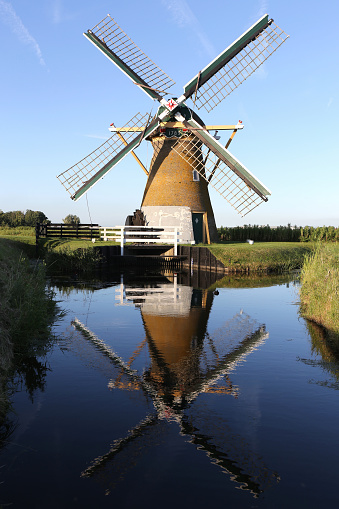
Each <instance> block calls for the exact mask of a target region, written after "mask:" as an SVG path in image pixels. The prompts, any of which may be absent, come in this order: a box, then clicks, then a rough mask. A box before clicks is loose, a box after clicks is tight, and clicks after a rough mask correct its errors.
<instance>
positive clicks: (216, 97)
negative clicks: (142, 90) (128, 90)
mask: <svg viewBox="0 0 339 509" xmlns="http://www.w3.org/2000/svg"><path fill="white" fill-rule="evenodd" d="M288 37H289V36H288V35H287V34H286V33H285V32H284V31H283V30H282V29H281V28H279V27H278V25H276V24H275V23H274V22H273V21H271V22H269V24H268V25H267V27H266V28H265V29H264V30H262V31H261V32H260V33H259V34H258V35H257V36H256V37H255V38H253V39H251V40H250V41H249V42H248V43H247V44H246V45H245V46H244V47H242V48H241V46H240V48H241V49H240V48H239V49H238V50H236V49H235V50H233V51H232V49H233V46H236V44H237V41H236V42H235V43H233V45H231V46H230V47H229V48H227V49H226V50H225V51H224V52H223V53H225V55H227V53H228V52H230V56H229V58H228V59H227V58H226V59H225V63H224V64H223V67H221V69H220V70H218V71H217V72H216V73H215V74H213V75H212V76H211V77H210V78H208V80H207V81H205V82H204V83H203V84H202V85H201V86H199V85H198V87H197V90H198V91H199V92H198V95H197V97H196V100H195V105H196V107H197V108H198V109H200V108H202V107H204V108H205V109H206V110H207V111H211V110H213V108H215V107H216V106H217V105H218V104H219V103H220V102H221V101H223V100H224V99H225V98H226V97H227V96H228V95H229V94H230V93H231V92H233V90H235V89H236V88H237V87H238V86H239V85H241V83H243V82H244V81H245V80H246V79H247V78H248V77H249V76H250V75H251V74H252V73H254V72H255V71H256V70H257V69H258V67H260V66H261V65H262V64H263V63H264V62H265V61H266V60H267V59H268V58H269V57H270V56H271V55H272V53H274V52H275V51H276V50H277V49H278V48H279V46H281V45H282V44H283V43H284V42H285V41H286V39H288ZM234 53H235V54H234ZM221 56H222V55H221ZM218 58H220V56H219V57H218ZM218 58H217V59H216V60H218ZM210 66H211V67H213V62H212V64H210ZM208 67H209V66H208ZM207 70H208V68H207ZM203 72H204V71H202V73H203ZM197 79H198V78H197ZM187 87H188V86H187V85H186V87H185V90H186V89H187ZM186 95H187V94H186ZM189 95H192V94H189Z"/></svg>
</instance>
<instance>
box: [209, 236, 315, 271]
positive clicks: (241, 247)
mask: <svg viewBox="0 0 339 509" xmlns="http://www.w3.org/2000/svg"><path fill="white" fill-rule="evenodd" d="M209 248H210V250H211V252H212V253H213V254H214V256H215V257H216V258H217V259H218V260H220V261H221V262H222V263H223V264H224V266H225V267H227V268H228V269H229V270H230V271H234V272H236V271H239V272H270V271H280V272H283V271H288V270H295V269H300V268H301V267H302V265H303V262H304V257H305V255H307V254H309V253H310V252H312V251H313V249H314V245H313V244H307V245H305V244H300V243H299V242H255V243H254V244H248V243H240V242H239V243H229V244H227V243H226V244H211V245H210V246H209Z"/></svg>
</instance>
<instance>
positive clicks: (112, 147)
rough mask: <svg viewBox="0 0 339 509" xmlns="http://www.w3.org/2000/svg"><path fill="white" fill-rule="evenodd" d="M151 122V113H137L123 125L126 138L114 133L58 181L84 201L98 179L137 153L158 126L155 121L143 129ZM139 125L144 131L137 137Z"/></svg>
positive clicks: (71, 193)
mask: <svg viewBox="0 0 339 509" xmlns="http://www.w3.org/2000/svg"><path fill="white" fill-rule="evenodd" d="M148 119H149V115H148V114H146V115H141V114H140V113H137V114H136V115H135V116H134V117H133V118H132V119H131V120H130V121H129V122H128V123H127V124H126V126H124V128H125V131H127V132H126V134H125V135H124V139H122V138H121V137H119V136H118V134H117V133H114V134H113V136H111V137H110V138H109V139H108V140H107V141H105V142H104V143H103V144H102V145H100V147H98V148H97V149H96V150H94V151H93V152H91V153H90V154H89V155H88V156H87V157H85V158H84V159H81V161H79V162H78V163H77V164H75V165H73V166H71V167H70V168H69V169H68V170H66V171H64V172H63V173H60V175H58V177H57V178H58V179H59V181H60V182H61V184H62V185H63V186H64V187H65V189H66V190H67V191H68V192H69V194H70V195H71V198H72V200H75V201H77V200H78V199H79V198H81V196H82V195H83V194H84V193H86V192H87V191H88V190H89V189H90V188H91V187H93V186H94V184H96V182H97V181H98V180H100V179H101V178H102V177H104V176H105V175H106V173H108V172H109V171H110V170H111V169H112V168H113V167H114V166H115V165H116V164H118V162H119V161H121V160H122V159H123V158H124V157H125V156H126V155H127V154H129V153H130V152H131V151H132V150H134V149H135V148H136V147H137V146H138V145H139V143H140V141H141V140H142V139H143V138H144V136H148V135H149V134H151V133H152V132H153V131H154V130H155V129H156V128H157V127H158V125H159V121H158V120H154V121H153V122H151V123H150V124H149V126H148V127H146V129H144V126H145V125H146V123H147V121H148ZM140 126H141V130H142V132H141V134H137V136H135V131H134V130H133V128H134V127H139V128H140ZM128 129H130V131H128Z"/></svg>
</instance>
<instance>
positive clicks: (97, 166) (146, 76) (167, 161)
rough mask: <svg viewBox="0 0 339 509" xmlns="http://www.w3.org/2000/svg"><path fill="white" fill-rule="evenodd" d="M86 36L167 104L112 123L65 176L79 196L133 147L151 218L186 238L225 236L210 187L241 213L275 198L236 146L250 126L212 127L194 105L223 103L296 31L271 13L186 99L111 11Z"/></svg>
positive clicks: (192, 85) (188, 89) (202, 74)
mask: <svg viewBox="0 0 339 509" xmlns="http://www.w3.org/2000/svg"><path fill="white" fill-rule="evenodd" d="M84 35H85V37H86V38H87V39H89V40H90V42H92V43H93V44H94V45H95V46H96V47H97V48H98V49H99V50H100V51H101V52H102V53H103V54H104V55H105V56H106V57H108V58H109V59H110V60H111V61H112V62H113V63H114V64H115V65H116V66H117V67H119V69H120V70H121V71H122V72H123V73H124V74H126V76H127V77H129V78H130V79H131V80H132V81H133V83H134V84H135V85H137V86H138V87H140V89H141V90H142V91H143V92H145V93H146V94H147V95H148V96H149V97H150V98H151V99H153V100H154V101H158V103H159V108H158V110H157V113H156V114H155V115H154V116H152V114H151V113H147V114H145V115H142V114H140V113H137V114H136V115H135V116H134V117H133V118H132V119H131V120H130V121H129V122H128V123H127V124H126V125H125V126H123V127H121V128H117V127H115V126H114V125H113V124H112V125H111V127H110V131H111V132H113V135H112V136H111V138H109V139H108V140H107V141H105V142H104V143H103V144H102V145H101V146H100V147H98V148H97V149H96V150H94V151H93V152H92V153H91V154H89V155H88V156H87V157H85V158H84V159H82V160H81V161H79V162H78V163H77V164H75V165H74V166H72V167H70V168H69V169H68V170H66V171H64V172H63V173H61V174H60V175H58V179H59V180H60V182H61V183H62V185H63V186H64V187H65V188H66V190H67V191H68V192H69V194H70V195H71V198H72V199H73V200H75V201H76V200H78V199H79V198H81V196H82V195H83V194H85V193H86V192H87V191H88V190H89V189H90V188H91V187H93V186H94V185H95V184H96V183H97V182H98V180H100V179H101V178H103V177H104V176H105V175H106V174H107V173H108V172H109V171H110V170H111V169H112V168H114V167H115V166H116V165H117V164H118V163H119V162H120V161H121V160H122V159H123V158H124V157H125V156H126V155H127V154H129V153H132V154H133V155H134V157H135V158H136V159H137V160H138V162H139V163H140V165H141V166H142V168H143V170H144V171H145V173H146V174H147V183H146V187H145V191H144V195H143V198H142V203H141V212H142V214H143V219H144V221H145V224H146V225H148V226H157V227H159V226H165V225H170V226H179V227H180V228H181V230H182V232H183V236H182V240H183V241H185V242H190V241H193V240H195V241H204V242H208V243H209V242H210V241H215V240H216V239H217V229H216V224H215V219H214V214H213V209H212V205H211V201H210V197H209V191H208V188H209V186H211V187H213V188H214V189H215V190H216V191H218V193H219V194H220V195H221V196H222V197H223V198H225V199H226V200H227V201H228V203H229V204H230V205H231V206H232V207H233V208H234V209H235V210H236V211H237V212H238V213H239V214H240V215H241V216H244V215H246V214H248V213H249V212H251V211H252V210H253V209H254V208H256V207H257V206H258V205H260V204H261V203H262V202H266V201H267V200H268V196H269V195H270V194H271V192H270V191H269V189H268V188H267V187H266V186H265V185H264V184H262V183H261V182H260V180H258V179H257V178H256V177H255V176H254V175H253V174H252V173H251V172H250V171H249V170H248V169H247V168H246V167H245V166H244V165H243V164H242V163H241V162H240V161H238V159H236V158H235V157H234V156H233V155H232V154H231V153H230V152H229V151H228V147H229V144H230V142H231V141H232V138H233V137H234V135H235V133H236V132H237V131H238V130H239V129H242V128H243V125H242V124H241V123H240V122H239V123H238V124H236V125H228V126H208V125H205V123H204V122H203V121H202V120H201V119H200V117H199V116H198V115H197V114H196V112H195V111H194V110H195V109H196V108H197V109H200V108H201V107H204V108H205V109H206V110H207V111H208V112H209V111H211V110H212V109H213V108H215V107H216V106H217V105H218V104H219V103H220V102H221V101H223V100H224V99H225V98H226V97H227V96H228V95H229V94H230V93H231V92H232V91H233V90H234V89H235V88H237V87H238V86H239V85H240V84H241V83H242V82H243V81H245V80H246V79H247V78H248V77H249V76H250V75H251V74H252V73H253V72H254V71H255V70H256V69H258V67H259V66H260V65H261V64H263V63H264V62H265V60H267V58H268V57H269V56H270V55H271V54H272V53H273V52H274V51H275V50H276V49H277V48H278V47H279V46H281V44H282V43H283V42H285V41H286V39H287V38H288V35H286V34H285V32H284V31H283V30H281V29H280V28H279V27H278V26H277V25H276V24H275V23H274V22H273V20H272V19H269V17H268V15H267V14H265V15H264V16H262V17H261V18H260V19H259V20H258V21H257V22H256V23H255V24H254V25H253V26H251V27H250V28H249V29H248V30H247V31H246V32H245V33H244V34H242V35H241V36H240V37H239V38H238V39H236V41H234V42H233V43H232V44H231V45H230V46H228V47H227V48H226V49H225V50H224V51H223V52H222V53H221V54H220V55H219V56H217V57H216V58H215V59H214V60H213V61H212V62H211V63H210V64H208V65H207V66H206V67H205V68H204V69H203V70H201V71H199V73H198V74H197V75H196V76H195V77H194V78H193V79H191V80H190V81H189V82H188V83H187V84H186V85H185V86H184V93H183V94H182V95H181V96H180V97H178V98H174V97H169V98H168V97H166V96H168V94H169V93H168V89H169V88H170V87H171V86H172V85H174V81H173V80H172V79H171V78H170V77H169V76H168V75H167V74H165V73H164V71H162V70H161V69H160V68H159V67H158V66H157V65H156V64H154V62H153V61H151V60H150V59H149V58H148V57H147V56H146V55H145V53H143V52H142V51H141V50H140V48H139V47H138V46H137V45H136V44H135V43H134V42H133V41H132V40H131V39H130V38H129V37H128V36H127V34H126V33H125V32H124V31H123V30H122V29H121V28H120V26H119V25H118V24H117V23H116V22H115V20H114V19H113V18H112V17H111V16H110V15H108V16H107V17H105V18H104V19H103V20H102V21H100V22H99V23H98V24H97V25H96V26H95V27H94V28H93V29H92V30H88V31H87V32H86V33H84ZM126 99H127V98H126ZM188 99H191V101H192V102H193V106H192V107H188V106H187V104H186V101H187V100H188ZM219 129H230V130H232V131H233V132H232V134H231V137H230V139H229V140H228V142H227V144H226V147H224V146H223V145H222V144H221V143H220V142H219V141H218V139H217V138H218V137H217V136H212V134H210V132H209V131H213V130H214V131H217V130H219ZM143 140H148V141H151V142H152V145H153V148H154V155H153V159H152V162H151V165H150V169H149V171H148V170H147V169H146V168H145V167H144V166H143V165H142V163H141V161H140V160H139V159H138V158H137V156H136V155H135V154H134V150H135V149H136V148H137V147H138V146H139V145H140V143H141V142H142V141H143Z"/></svg>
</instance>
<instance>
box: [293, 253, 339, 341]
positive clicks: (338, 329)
mask: <svg viewBox="0 0 339 509" xmlns="http://www.w3.org/2000/svg"><path fill="white" fill-rule="evenodd" d="M301 283H302V286H301V290H300V300H301V313H302V315H303V316H304V317H305V318H308V319H309V320H312V321H313V322H315V323H317V324H319V325H322V326H323V327H326V328H327V329H328V330H329V331H332V332H334V333H336V334H339V245H338V244H320V245H318V246H317V248H316V250H315V251H314V253H313V254H311V255H309V256H307V257H306V259H305V263H304V265H303V268H302V271H301Z"/></svg>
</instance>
